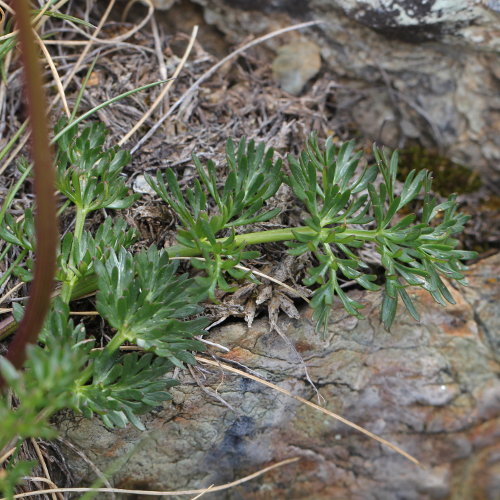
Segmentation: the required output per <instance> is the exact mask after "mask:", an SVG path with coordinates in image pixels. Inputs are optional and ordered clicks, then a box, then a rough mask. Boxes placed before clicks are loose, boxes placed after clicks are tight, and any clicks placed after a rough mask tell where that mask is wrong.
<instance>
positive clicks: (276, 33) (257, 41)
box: [130, 21, 324, 153]
mask: <svg viewBox="0 0 500 500" xmlns="http://www.w3.org/2000/svg"><path fill="white" fill-rule="evenodd" d="M323 22H324V21H309V22H307V23H300V24H294V25H293V26H288V27H287V28H283V29H280V30H276V31H273V32H272V33H268V34H267V35H264V36H261V37H259V38H256V39H255V40H252V41H251V42H248V43H246V44H245V45H243V46H242V47H240V48H239V49H236V50H235V51H233V52H231V54H229V55H227V56H226V57H224V58H223V59H221V60H220V61H219V62H218V63H217V64H214V65H213V66H212V67H211V68H210V69H209V70H208V71H206V72H205V73H203V75H201V76H200V77H199V78H198V79H197V80H196V81H195V82H194V83H193V84H192V85H191V87H189V88H188V89H187V90H186V92H184V94H183V95H182V97H181V98H180V99H178V100H177V101H176V102H175V104H174V105H173V106H172V107H171V108H170V109H169V110H168V111H167V112H166V113H165V114H164V115H163V116H162V117H161V118H160V119H159V120H158V121H157V122H156V123H155V125H154V126H153V127H152V128H151V129H150V130H149V131H148V132H147V133H146V134H145V135H144V136H143V137H142V138H141V139H140V140H139V141H138V142H137V144H136V145H135V146H134V147H133V148H132V149H131V150H130V152H131V153H135V152H136V151H137V150H138V149H139V148H140V147H141V146H142V145H143V144H144V143H145V142H146V141H147V140H148V139H149V138H150V137H151V136H152V135H153V134H154V133H155V132H156V131H157V130H158V128H159V127H160V126H161V124H162V123H163V122H164V121H165V120H166V119H167V118H168V117H169V116H171V115H172V114H173V112H174V111H175V110H176V109H177V108H178V107H179V106H180V105H181V104H182V103H183V102H184V101H185V100H186V99H187V98H188V97H189V96H190V95H191V94H192V93H193V92H194V91H195V90H196V89H197V88H198V87H199V86H200V85H201V84H202V83H203V82H204V81H205V80H207V79H208V78H210V77H211V76H212V75H213V74H214V73H215V72H216V71H217V70H218V69H219V68H220V67H221V66H224V64H226V63H227V62H228V61H230V60H231V59H234V58H235V57H237V56H238V55H239V54H241V53H242V52H245V51H246V50H248V49H250V48H251V47H254V46H255V45H258V44H260V43H263V42H265V41H266V40H269V39H271V38H274V37H276V36H279V35H282V34H283V33H288V32H289V31H295V30H299V29H302V28H307V27H309V26H315V25H317V24H322V23H323Z"/></svg>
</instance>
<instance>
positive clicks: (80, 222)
mask: <svg viewBox="0 0 500 500" xmlns="http://www.w3.org/2000/svg"><path fill="white" fill-rule="evenodd" d="M87 213H88V212H87V211H86V210H82V209H81V208H79V207H77V209H76V220H75V231H74V233H73V234H74V239H75V240H80V239H81V238H82V234H83V228H84V226H85V219H86V218H87Z"/></svg>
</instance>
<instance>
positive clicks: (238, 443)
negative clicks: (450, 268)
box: [60, 254, 500, 500]
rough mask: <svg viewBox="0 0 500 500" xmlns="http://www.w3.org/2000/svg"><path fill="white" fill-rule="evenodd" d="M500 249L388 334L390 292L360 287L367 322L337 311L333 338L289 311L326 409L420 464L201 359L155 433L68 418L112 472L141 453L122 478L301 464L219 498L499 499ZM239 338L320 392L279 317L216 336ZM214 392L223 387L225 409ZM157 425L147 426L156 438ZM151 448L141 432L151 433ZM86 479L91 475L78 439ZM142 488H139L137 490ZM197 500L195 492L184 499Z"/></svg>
mask: <svg viewBox="0 0 500 500" xmlns="http://www.w3.org/2000/svg"><path fill="white" fill-rule="evenodd" d="M499 276H500V254H497V255H495V256H493V257H491V258H489V259H485V260H483V261H480V262H479V263H478V264H476V265H474V266H472V267H471V269H470V272H469V280H470V287H469V288H467V289H465V290H464V289H460V290H454V291H453V294H454V297H455V300H456V305H454V306H449V307H447V308H442V307H441V306H439V305H437V304H435V303H434V302H433V301H432V299H431V298H430V297H429V296H428V295H427V294H426V293H422V292H420V291H416V292H415V295H416V300H417V303H418V306H419V310H420V311H422V313H423V314H422V320H421V323H419V324H417V323H415V321H413V320H412V319H411V318H410V317H409V316H408V315H407V314H406V313H405V312H404V311H403V310H401V311H400V314H398V317H397V321H396V322H395V324H394V325H393V328H392V331H391V332H390V333H388V332H386V331H385V330H384V329H383V327H382V326H381V325H380V323H379V321H378V319H377V316H378V313H377V311H378V309H379V305H380V300H381V297H380V295H379V294H377V293H361V292H358V293H357V299H358V300H360V301H361V302H363V303H364V304H365V305H366V307H365V314H366V317H367V319H365V320H357V319H354V318H351V317H348V316H346V314H345V313H344V312H343V311H342V310H341V309H340V308H338V309H337V310H336V311H335V313H334V315H333V318H332V321H331V324H330V326H329V330H328V338H327V339H326V340H325V341H321V340H320V338H319V337H318V336H317V335H316V334H315V332H314V328H313V325H312V324H311V322H310V320H309V319H308V318H309V311H308V310H306V311H304V312H303V319H301V320H284V319H283V320H282V324H281V327H282V330H283V331H284V332H285V333H286V335H287V337H288V338H289V339H290V340H291V341H292V342H293V344H294V346H295V348H296V350H297V351H298V352H299V353H300V354H301V356H302V357H303V359H304V361H305V362H306V364H307V366H308V369H309V374H310V377H311V379H312V380H313V381H314V382H315V383H316V384H317V385H318V388H319V390H320V392H321V394H322V395H323V397H324V398H325V400H326V402H325V406H326V407H327V408H329V409H331V410H332V411H335V412H337V413H339V414H341V415H342V416H344V417H345V418H348V419H350V420H351V421H353V422H355V423H357V424H359V425H361V426H364V427H365V428H367V429H368V430H370V431H372V432H374V433H377V434H379V435H380V436H382V437H384V438H385V439H388V440H389V441H391V442H393V443H395V444H398V445H399V446H401V447H402V448H403V449H404V450H406V451H407V452H409V453H411V454H412V455H414V456H415V457H416V458H418V459H419V460H420V461H421V462H422V467H421V468H419V467H417V466H415V465H414V464H412V463H410V462H409V461H408V460H406V459H404V458H403V457H401V456H399V455H397V454H395V453H394V452H393V451H391V450H390V449H388V448H386V447H383V446H381V445H380V444H378V443H377V442H375V441H372V440H370V439H368V438H367V437H365V436H364V435H362V434H360V433H358V432H356V431H354V430H352V429H351V428H349V427H346V426H345V425H343V424H341V423H339V422H337V421H335V420H332V419H330V418H328V417H326V416H325V415H323V414H321V413H319V412H316V411H314V410H313V409H311V408H309V407H306V406H304V405H302V404H300V403H298V402H297V401H295V400H293V399H290V398H289V397H287V396H285V395H282V394H279V393H276V392H274V391H273V390H272V389H269V388H266V387H263V386H261V385H259V384H258V383H256V382H254V381H252V380H248V379H246V378H242V377H239V376H234V375H231V374H228V373H223V372H222V371H221V370H219V369H212V368H210V369H206V368H202V369H201V370H197V371H196V372H195V373H196V374H197V378H198V380H199V381H200V382H201V383H202V384H203V385H204V386H205V392H204V391H203V390H201V389H200V387H199V386H198V385H197V384H196V383H195V381H194V380H193V379H192V378H191V377H190V376H189V375H188V374H184V375H183V380H182V382H183V384H182V385H181V386H180V387H178V388H176V389H175V390H174V391H173V393H174V401H173V403H167V404H166V405H165V406H164V407H159V408H158V409H157V410H156V411H154V412H152V413H151V414H148V415H145V416H144V417H143V422H144V423H145V425H146V427H147V429H148V432H147V434H146V435H144V434H141V433H140V432H138V431H136V430H134V429H131V428H127V429H124V430H118V431H113V432H111V431H109V430H106V429H105V428H104V427H103V426H102V425H101V424H100V423H99V421H97V420H93V421H87V420H78V421H74V420H67V421H64V422H63V423H62V424H61V425H60V427H61V430H62V434H63V436H64V437H65V438H66V439H68V440H70V441H71V442H72V443H73V444H74V445H76V446H77V447H78V448H79V449H81V450H82V451H84V452H85V453H86V455H87V456H88V457H89V458H90V459H91V460H92V461H93V462H94V463H95V464H96V465H97V466H98V467H99V468H101V470H105V469H106V468H107V467H108V466H109V465H110V464H112V463H113V462H114V461H116V460H117V459H118V458H120V457H123V456H124V455H126V454H127V452H129V451H131V450H134V452H133V454H132V455H131V456H130V457H129V458H127V461H126V463H125V464H124V465H122V466H121V467H120V469H119V471H118V472H117V473H116V474H115V475H114V476H113V479H112V482H113V484H114V485H115V486H117V487H124V488H137V489H148V490H178V489H185V488H202V487H207V486H209V485H211V484H221V483H225V482H229V481H232V480H235V479H238V478H240V477H243V476H245V475H247V474H250V473H252V472H254V471H256V470H258V469H260V468H263V467H265V466H267V465H269V464H272V463H274V462H276V461H279V460H283V459H285V458H289V457H300V461H299V462H297V463H295V464H291V465H288V466H286V467H284V468H281V469H275V470H274V471H272V472H270V473H268V474H266V475H264V476H261V477H259V478H258V479H255V480H253V481H251V482H248V483H245V484H242V485H240V486H238V487H235V488H233V489H231V490H229V491H227V492H225V493H223V492H219V493H214V494H206V495H204V496H205V497H206V498H207V499H210V498H213V499H221V498H222V499H223V498H226V499H255V500H257V499H259V500H267V499H287V500H290V499H306V498H307V499H314V500H327V499H328V500H331V499H349V500H365V499H366V500H371V499H383V500H396V499H406V500H411V499H416V500H417V499H418V500H421V499H444V498H449V499H457V500H459V499H460V500H465V499H467V500H472V499H478V500H483V499H485V500H494V499H497V498H499V497H500V479H499V478H500V382H499V379H498V375H499V373H500V349H499V347H500V336H499V332H500V312H499V310H498V305H497V304H498V303H499V298H500V287H499V282H498V280H499V278H498V277H499ZM209 338H210V340H211V341H213V342H216V343H219V344H222V345H225V346H227V347H228V348H230V351H229V352H227V353H224V352H223V351H218V350H217V349H215V348H214V349H213V351H212V352H213V353H214V354H217V355H218V356H220V359H221V360H225V362H227V363H233V364H235V366H236V367H239V366H240V365H245V366H246V367H248V368H250V369H252V370H254V372H257V373H258V374H260V376H262V377H264V378H265V379H267V380H269V381H271V382H273V383H275V384H278V385H280V386H281V387H284V388H286V389H288V390H289V391H291V392H292V393H293V394H296V395H300V396H302V397H305V398H308V399H311V400H313V401H315V394H314V391H313V389H312V388H311V386H310V385H309V383H308V382H307V380H306V377H305V374H304V370H303V367H302V366H301V364H300V363H298V362H297V356H296V354H294V353H293V352H291V350H290V348H289V347H288V346H287V344H286V343H285V342H284V341H283V340H282V338H281V337H280V336H279V335H278V334H276V333H275V332H271V331H269V328H268V323H267V321H265V320H259V321H256V322H255V323H254V325H253V326H252V328H250V329H249V328H247V327H246V326H245V325H244V324H240V323H235V324H231V325H228V326H224V327H221V328H219V329H217V331H213V332H212V333H211V334H210V337H209ZM211 394H217V395H218V396H219V397H221V398H223V399H224V400H225V401H226V402H227V403H228V404H229V405H231V407H232V408H233V409H229V408H228V407H227V406H224V404H222V403H221V402H220V401H219V400H217V399H216V398H215V397H213V396H212V395H211ZM145 436H146V437H145ZM141 442H142V444H140V445H139V446H137V445H138V443H141ZM67 459H68V465H69V467H70V469H71V470H72V472H73V473H74V474H75V477H76V478H77V481H78V483H79V484H82V482H85V481H87V482H89V481H91V479H92V478H93V473H92V471H91V470H90V469H89V467H88V465H87V464H86V463H85V462H84V461H82V459H81V458H80V457H78V456H75V455H74V454H73V453H72V452H71V451H70V450H68V451H67ZM138 498H139V497H138ZM183 498H185V497H183Z"/></svg>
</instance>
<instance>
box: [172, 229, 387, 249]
mask: <svg viewBox="0 0 500 500" xmlns="http://www.w3.org/2000/svg"><path fill="white" fill-rule="evenodd" d="M297 233H299V234H304V235H314V234H316V231H315V230H314V229H312V228H310V227H308V226H299V227H294V228H283V229H271V230H269V231H258V232H255V233H246V234H238V235H237V236H236V237H235V238H234V241H235V243H236V244H237V245H243V246H248V245H260V244H262V243H274V242H276V241H291V240H296V239H297V238H296V236H295V235H296V234H297ZM330 233H331V230H330V229H322V230H321V236H324V237H326V236H328V235H329V234H330ZM377 234H378V233H377V230H370V229H367V230H363V229H346V230H345V231H343V232H342V233H338V236H339V238H338V239H339V241H342V240H345V239H346V238H348V237H349V236H354V237H356V239H361V240H365V241H375V238H376V236H377ZM226 239H227V238H218V239H217V240H216V241H217V242H218V243H222V242H224V240H226ZM166 250H167V252H168V255H169V256H170V257H196V256H198V255H200V252H199V250H198V249H197V248H187V247H185V246H183V245H172V246H171V247H168V248H167V249H166Z"/></svg>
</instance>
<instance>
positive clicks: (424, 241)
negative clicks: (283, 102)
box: [149, 135, 475, 331]
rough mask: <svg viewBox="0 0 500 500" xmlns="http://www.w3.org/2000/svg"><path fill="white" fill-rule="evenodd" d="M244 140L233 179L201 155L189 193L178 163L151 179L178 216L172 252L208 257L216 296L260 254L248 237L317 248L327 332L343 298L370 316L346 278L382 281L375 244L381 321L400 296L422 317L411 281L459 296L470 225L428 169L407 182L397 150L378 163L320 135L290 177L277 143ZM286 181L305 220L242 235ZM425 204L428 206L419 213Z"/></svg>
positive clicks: (368, 284)
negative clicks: (440, 198)
mask: <svg viewBox="0 0 500 500" xmlns="http://www.w3.org/2000/svg"><path fill="white" fill-rule="evenodd" d="M245 144H246V143H245V141H241V142H240V145H239V147H238V149H237V151H236V152H235V150H234V146H233V143H232V142H229V143H228V148H227V169H228V177H227V179H225V180H220V178H219V176H218V175H217V172H216V168H215V165H214V164H213V162H208V164H207V167H206V168H204V167H203V166H202V165H201V162H200V161H199V159H198V158H196V157H195V158H194V163H195V166H196V169H197V172H198V175H199V178H200V181H198V180H196V181H195V184H194V187H193V189H189V188H188V189H187V190H186V191H185V192H182V191H181V189H180V187H179V184H178V182H177V180H176V177H175V174H174V173H173V172H172V171H171V170H170V171H167V173H166V175H165V178H164V177H163V176H162V175H161V173H158V175H157V178H156V180H153V179H149V183H150V184H151V186H152V187H153V188H154V189H155V191H156V192H157V194H158V195H159V196H160V197H161V198H162V199H163V200H164V201H165V202H167V203H168V204H169V205H170V207H171V208H172V209H173V210H174V211H175V212H176V214H177V216H178V218H179V223H180V227H179V228H178V235H177V241H178V245H176V246H175V247H172V248H171V249H170V250H169V253H170V254H171V255H184V256H196V255H201V256H202V257H203V259H202V260H201V261H200V260H196V259H193V261H192V263H193V265H194V266H195V267H196V268H201V269H204V270H205V272H206V277H205V278H198V281H199V282H200V283H202V282H203V280H205V284H206V285H207V287H208V289H209V295H210V297H211V298H213V297H214V296H215V290H216V287H217V286H218V287H220V288H222V289H223V290H231V287H229V286H228V284H227V281H226V279H225V277H224V274H225V273H226V272H227V273H229V274H232V276H233V278H238V277H241V274H240V276H238V275H235V274H234V269H233V267H234V265H236V264H237V263H239V262H240V261H241V260H242V259H245V258H246V259H248V258H251V257H254V256H255V255H257V254H256V253H253V252H247V251H246V250H245V247H246V246H247V245H251V244H259V243H264V242H268V241H286V242H287V243H286V244H287V246H288V247H289V253H290V254H292V255H301V254H304V253H312V254H313V255H314V257H315V261H316V264H315V265H313V266H312V267H311V268H310V269H309V270H308V276H307V277H306V278H305V280H304V284H305V285H306V286H311V287H314V291H313V296H312V300H311V306H312V307H313V309H314V315H313V317H314V319H315V321H316V323H317V326H318V329H320V330H323V331H324V330H325V328H326V327H327V324H328V318H329V315H330V312H331V310H332V306H333V304H334V303H335V300H339V301H340V303H341V304H342V306H343V307H344V308H345V310H346V311H347V312H348V313H349V314H352V315H354V316H357V317H362V314H361V309H362V307H363V305H362V304H361V303H359V302H357V301H355V300H354V299H352V298H351V297H350V296H349V295H348V294H346V293H345V291H344V290H343V284H344V283H345V282H347V281H349V282H351V281H353V282H355V283H357V284H358V285H359V286H361V287H363V288H365V289H367V290H372V291H374V290H378V289H379V288H380V286H381V285H380V283H379V282H378V281H379V280H378V278H377V275H376V274H375V273H374V272H373V271H371V270H370V269H371V268H372V267H370V266H369V265H368V263H366V262H364V261H363V259H362V258H361V257H360V255H361V252H360V250H361V249H362V248H363V247H365V246H366V245H370V246H371V248H372V249H373V250H374V251H375V252H376V253H378V255H379V259H380V265H381V266H382V268H383V272H384V278H385V279H384V284H383V286H384V299H383V305H382V309H381V319H382V321H383V322H384V324H385V326H386V327H387V328H390V326H391V324H392V322H393V320H394V317H395V313H396V308H397V304H398V301H399V299H401V301H402V303H403V304H404V306H405V307H406V308H407V309H408V311H409V312H410V314H411V315H412V316H413V317H414V318H415V319H418V317H419V316H418V312H417V311H416V308H415V306H414V304H413V302H412V299H411V297H410V295H409V293H408V292H407V288H408V287H409V286H420V287H422V288H424V289H426V290H428V291H429V292H430V294H431V295H432V297H433V298H434V299H435V300H437V301H438V302H440V303H443V304H444V303H446V302H453V297H452V295H451V294H450V292H449V291H448V289H447V287H446V285H445V283H444V281H443V278H446V279H451V280H457V281H459V282H460V283H465V279H464V274H463V272H464V270H465V269H466V268H465V266H464V264H463V262H462V261H463V260H466V259H470V258H472V257H474V255H475V253H474V252H468V251H463V250H459V249H457V246H458V243H459V242H458V240H457V239H455V238H454V237H453V236H454V235H455V234H457V233H459V232H461V231H462V230H463V227H464V224H465V222H466V221H467V219H468V217H467V216H466V215H463V214H460V213H458V212H457V204H456V199H455V198H454V197H453V196H452V197H450V198H449V199H448V200H447V201H446V202H444V203H440V204H438V202H437V201H436V199H435V198H434V197H433V196H432V194H431V182H432V181H431V176H430V174H429V173H428V172H426V171H420V172H416V171H412V172H410V174H409V175H408V177H407V179H406V181H405V182H404V183H403V185H402V186H401V187H400V185H399V184H397V183H396V173H397V165H398V155H397V153H396V152H395V153H393V154H392V155H391V156H390V157H389V156H388V155H387V153H386V152H385V151H384V150H381V149H379V148H377V147H376V146H374V148H373V154H374V158H375V163H374V164H372V165H368V166H362V164H361V159H362V153H361V152H359V151H355V145H354V143H353V142H352V141H350V142H347V143H345V144H342V145H340V146H337V145H335V144H334V142H333V140H332V139H331V138H329V139H327V140H326V142H325V144H324V146H323V147H320V146H319V144H318V140H317V138H316V137H315V136H314V135H311V136H310V137H309V139H308V141H307V145H306V148H305V150H304V151H303V152H302V153H301V154H300V155H299V156H298V157H295V156H293V155H290V156H288V158H287V159H288V167H289V172H290V173H289V174H288V175H286V176H283V175H282V174H281V162H280V160H277V161H274V160H273V152H272V150H267V151H266V150H265V147H264V145H259V146H255V145H254V144H253V143H249V145H248V148H247V149H245ZM283 182H285V183H286V184H287V185H288V186H289V187H290V189H291V190H292V192H293V194H294V195H295V197H296V198H297V200H298V202H299V203H302V204H303V206H304V208H305V210H306V212H307V213H308V216H307V217H305V218H304V220H303V224H304V225H303V226H298V227H295V228H289V229H282V230H269V231H262V232H257V233H246V234H235V232H234V230H233V229H234V228H235V227H238V226H243V225H247V224H250V223H255V222H262V221H266V220H269V219H270V218H272V217H274V216H276V215H277V214H278V212H279V211H278V209H274V210H264V211H261V209H262V207H263V206H264V203H265V202H266V201H267V200H269V199H270V198H271V197H272V196H273V195H274V194H275V193H276V191H277V190H278V188H279V187H280V185H281V184H282V183H283ZM418 203H420V204H421V205H422V209H419V210H418V211H416V210H415V207H416V206H417V205H418ZM214 205H215V209H213V208H211V207H213V206H214ZM409 212H410V213H409ZM412 212H414V213H412ZM231 230H233V231H231ZM229 231H231V232H229ZM228 232H229V234H228Z"/></svg>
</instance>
